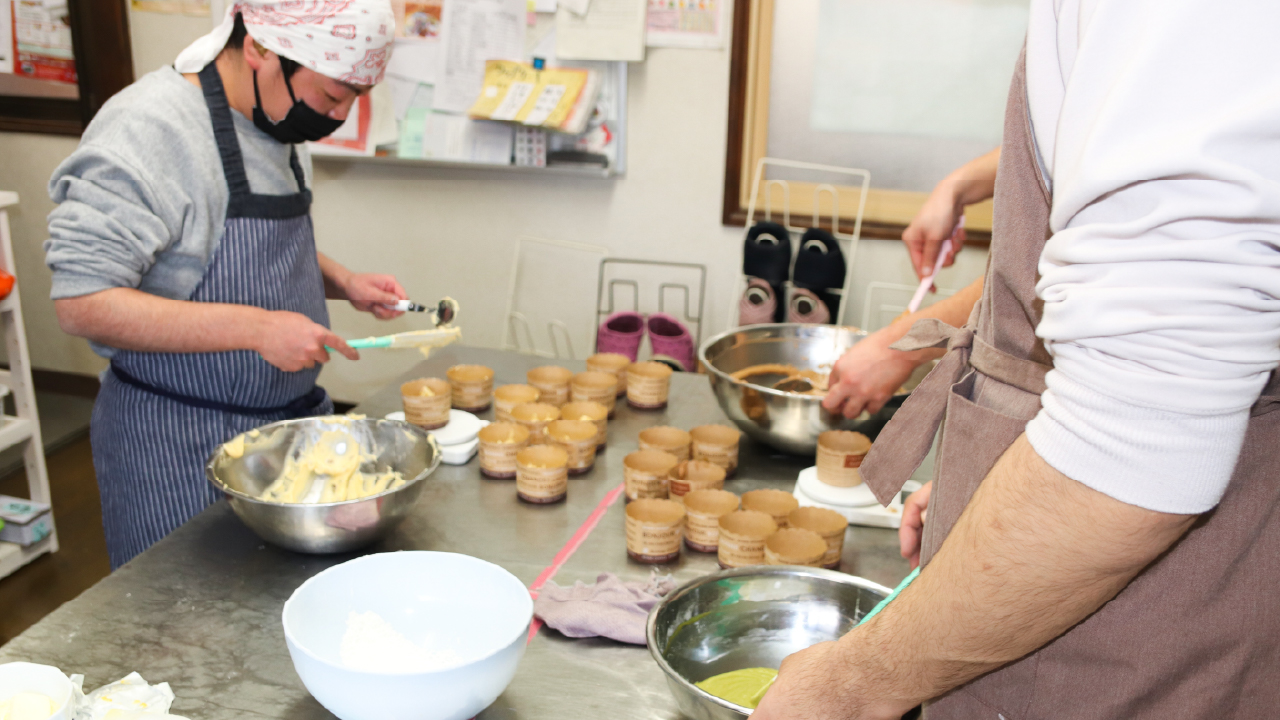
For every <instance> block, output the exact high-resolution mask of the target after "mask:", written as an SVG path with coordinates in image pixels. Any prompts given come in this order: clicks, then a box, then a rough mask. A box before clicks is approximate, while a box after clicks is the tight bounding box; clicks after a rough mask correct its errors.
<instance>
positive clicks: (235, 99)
mask: <svg viewBox="0 0 1280 720" xmlns="http://www.w3.org/2000/svg"><path fill="white" fill-rule="evenodd" d="M214 66H215V67H216V68H217V69H218V77H220V78H222V88H223V90H224V91H225V92H226V93H227V104H228V105H230V106H231V109H232V110H235V111H236V112H238V113H240V114H241V115H243V116H245V117H246V118H248V119H250V120H252V119H253V107H254V105H255V104H256V102H255V100H254V97H253V71H252V70H251V69H249V64H248V63H246V62H245V61H244V57H243V56H241V55H239V54H237V53H234V52H227V51H225V50H224V51H223V52H221V53H219V54H218V57H217V59H216V60H214ZM183 77H185V78H186V79H187V81H188V82H190V83H191V84H192V85H195V86H196V87H200V76H199V74H197V73H184V74H183Z"/></svg>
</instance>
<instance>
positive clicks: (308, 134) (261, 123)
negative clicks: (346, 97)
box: [253, 72, 345, 143]
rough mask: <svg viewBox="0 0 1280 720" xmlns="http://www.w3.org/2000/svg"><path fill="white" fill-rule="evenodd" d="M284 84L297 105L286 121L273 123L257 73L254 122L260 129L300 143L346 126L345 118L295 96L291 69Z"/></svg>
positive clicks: (288, 140)
mask: <svg viewBox="0 0 1280 720" xmlns="http://www.w3.org/2000/svg"><path fill="white" fill-rule="evenodd" d="M284 86H285V87H286V88H288V89H289V99H290V100H292V101H293V107H291V108H289V114H287V115H285V116H284V119H283V120H281V121H280V122H278V123H273V122H271V118H269V117H267V114H266V113H265V112H263V111H262V95H260V94H259V93H258V73H256V72H255V73H254V74H253V99H254V100H255V101H256V102H257V103H258V104H257V105H255V106H254V107H253V124H254V125H257V126H258V129H259V130H261V131H262V132H264V133H266V134H268V135H270V136H271V137H273V138H275V139H276V140H279V141H280V142H282V143H300V142H303V141H307V140H319V139H320V138H324V137H328V136H330V135H332V134H333V133H334V132H335V131H336V130H337V129H338V128H340V127H342V123H344V122H345V120H335V119H334V118H331V117H329V116H327V115H321V114H320V113H318V112H316V111H315V110H312V109H311V106H310V105H308V104H306V103H305V102H303V101H301V100H299V99H298V98H296V97H294V94H293V83H291V82H290V81H289V73H287V72H286V73H285V77H284Z"/></svg>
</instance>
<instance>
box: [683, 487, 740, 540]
mask: <svg viewBox="0 0 1280 720" xmlns="http://www.w3.org/2000/svg"><path fill="white" fill-rule="evenodd" d="M684 509H685V513H686V515H685V520H684V544H685V545H688V546H689V549H690V550H697V551H698V552H705V553H713V552H715V551H716V549H717V548H718V547H719V545H720V518H722V517H724V516H725V515H728V514H729V513H731V512H733V511H734V510H737V509H738V496H737V495H734V494H733V493H731V492H729V491H728V490H694V491H692V492H690V493H689V494H688V495H685V496H684Z"/></svg>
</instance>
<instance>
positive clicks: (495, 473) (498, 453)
mask: <svg viewBox="0 0 1280 720" xmlns="http://www.w3.org/2000/svg"><path fill="white" fill-rule="evenodd" d="M528 446H529V428H527V427H525V426H523V425H521V424H520V423H513V422H496V423H493V424H491V425H486V426H484V427H482V428H480V450H479V455H480V473H481V474H483V475H486V476H488V477H491V478H501V479H506V478H513V477H515V476H516V455H517V454H519V452H520V451H521V450H523V449H525V448H526V447H528Z"/></svg>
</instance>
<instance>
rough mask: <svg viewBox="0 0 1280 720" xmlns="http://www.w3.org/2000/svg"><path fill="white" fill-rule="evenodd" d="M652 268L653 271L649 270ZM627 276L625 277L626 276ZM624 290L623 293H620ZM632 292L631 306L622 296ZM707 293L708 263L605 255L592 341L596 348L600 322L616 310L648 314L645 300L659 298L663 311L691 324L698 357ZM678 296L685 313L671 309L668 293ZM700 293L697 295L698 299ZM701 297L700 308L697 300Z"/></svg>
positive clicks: (599, 283) (598, 285)
mask: <svg viewBox="0 0 1280 720" xmlns="http://www.w3.org/2000/svg"><path fill="white" fill-rule="evenodd" d="M646 270H650V271H652V272H646ZM624 275H625V277H624ZM619 291H621V292H619ZM628 291H629V294H630V295H631V304H630V307H624V306H623V305H622V304H620V303H619V302H618V297H619V295H622V296H624V297H625V296H626V295H627V294H628ZM706 292H707V266H706V265H698V264H695V263H681V262H662V261H659V260H629V259H626V258H604V259H602V260H601V261H600V272H599V275H598V276H597V281H596V322H595V332H596V337H595V338H594V339H593V340H592V341H591V347H592V348H595V346H596V343H597V341H598V340H599V337H600V324H601V323H603V322H604V320H605V319H606V318H608V317H609V316H610V315H612V314H614V313H615V312H618V311H621V310H630V311H632V312H638V313H644V314H647V311H646V310H643V309H642V308H644V307H646V306H648V307H652V305H649V304H648V303H646V302H644V301H642V298H643V300H648V299H650V298H655V297H656V298H657V308H658V312H660V313H667V314H669V315H672V316H673V317H675V318H676V319H678V320H680V322H682V323H684V324H685V325H686V326H688V327H689V331H690V333H692V335H693V351H694V357H695V358H696V357H697V352H698V348H699V347H700V346H701V345H702V310H703V305H704V303H705V300H706ZM668 295H676V296H677V297H678V298H679V299H680V300H681V301H683V302H682V305H683V307H682V312H679V313H676V312H670V311H668V310H667V296H668ZM695 295H696V298H695ZM695 299H696V300H697V303H698V304H697V309H696V310H695V309H694V306H693V302H694V300H695Z"/></svg>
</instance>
